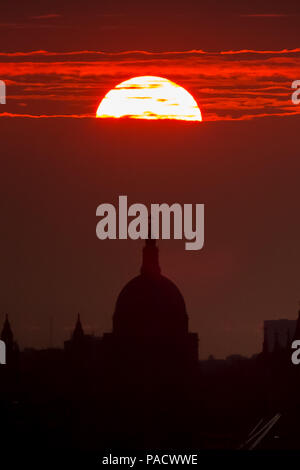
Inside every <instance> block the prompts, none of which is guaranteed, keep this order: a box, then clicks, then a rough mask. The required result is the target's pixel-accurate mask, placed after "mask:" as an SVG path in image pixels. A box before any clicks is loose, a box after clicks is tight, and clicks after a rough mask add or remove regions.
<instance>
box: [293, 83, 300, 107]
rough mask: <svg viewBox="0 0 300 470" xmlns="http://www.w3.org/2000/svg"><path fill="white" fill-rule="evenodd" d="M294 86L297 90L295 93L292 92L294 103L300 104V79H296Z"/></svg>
mask: <svg viewBox="0 0 300 470" xmlns="http://www.w3.org/2000/svg"><path fill="white" fill-rule="evenodd" d="M292 88H293V89H294V90H295V91H294V93H292V103H293V104H300V80H294V81H293V83H292Z"/></svg>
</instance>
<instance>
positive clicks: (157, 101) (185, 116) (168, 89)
mask: <svg viewBox="0 0 300 470" xmlns="http://www.w3.org/2000/svg"><path fill="white" fill-rule="evenodd" d="M96 117H99V118H122V117H128V118H133V119H177V120H183V121H202V116H201V112H200V109H199V107H198V105H197V103H196V101H195V100H194V98H193V97H192V95H191V94H190V93H189V92H188V91H187V90H185V89H184V88H183V87H181V86H179V85H177V84H176V83H174V82H171V81H170V80H167V79H166V78H161V77H152V76H142V77H134V78H131V79H130V80H126V81H124V82H122V83H119V84H118V85H117V86H116V87H115V88H113V89H112V90H110V91H109V92H108V93H107V94H106V95H105V96H104V98H103V100H102V101H101V103H100V105H99V107H98V109H97V113H96Z"/></svg>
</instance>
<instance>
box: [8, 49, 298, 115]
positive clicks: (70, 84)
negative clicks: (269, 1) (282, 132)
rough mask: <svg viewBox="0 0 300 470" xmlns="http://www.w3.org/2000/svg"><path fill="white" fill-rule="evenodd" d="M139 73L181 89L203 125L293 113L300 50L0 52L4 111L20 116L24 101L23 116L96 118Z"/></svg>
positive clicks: (295, 111) (294, 109) (294, 111)
mask: <svg viewBox="0 0 300 470" xmlns="http://www.w3.org/2000/svg"><path fill="white" fill-rule="evenodd" d="M139 75H158V76H161V77H165V78H168V79H170V80H173V81H175V82H177V83H178V84H180V85H181V86H183V87H185V88H187V90H188V91H190V92H191V93H192V94H193V96H194V98H195V99H196V101H197V102H198V104H199V106H200V108H201V111H202V114H203V119H204V120H216V119H250V118H254V117H259V116H265V115H270V116H271V115H294V114H298V108H296V107H295V105H293V104H292V103H291V91H292V90H291V82H292V81H294V80H296V79H300V48H295V49H291V50H288V49H282V50H276V51H272V50H236V51H235V50H229V51H216V52H206V51H203V50H190V51H172V52H170V51H162V52H151V51H123V52H115V53H108V52H105V51H66V52H49V51H45V50H40V51H26V52H23V51H16V52H7V53H5V52H2V53H0V77H1V79H2V80H6V82H7V106H6V109H5V111H6V112H7V113H10V114H14V113H16V114H19V112H18V106H19V104H20V103H26V104H27V108H26V111H28V113H27V114H26V117H31V116H35V115H36V116H38V117H43V116H45V117H49V115H53V116H55V117H56V116H73V117H79V116H83V117H89V116H92V115H95V112H96V109H97V107H98V104H99V101H100V100H101V99H102V98H103V96H104V95H105V94H106V92H107V91H108V90H109V89H111V88H113V87H114V86H115V85H116V84H118V83H119V82H121V81H123V80H125V79H128V78H131V77H134V76H139ZM299 108H300V107H299ZM46 110H47V112H46ZM0 111H2V109H0ZM299 111H300V109H299ZM24 116H25V115H24Z"/></svg>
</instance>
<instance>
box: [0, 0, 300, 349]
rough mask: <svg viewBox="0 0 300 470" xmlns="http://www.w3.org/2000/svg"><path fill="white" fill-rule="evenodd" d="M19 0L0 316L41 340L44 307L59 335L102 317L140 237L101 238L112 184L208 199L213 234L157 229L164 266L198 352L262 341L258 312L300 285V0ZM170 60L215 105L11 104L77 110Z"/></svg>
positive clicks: (135, 267)
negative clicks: (115, 112) (156, 118)
mask: <svg viewBox="0 0 300 470" xmlns="http://www.w3.org/2000/svg"><path fill="white" fill-rule="evenodd" d="M241 3H242V5H241ZM17 4H18V5H16V4H15V3H14V4H12V3H11V2H4V5H3V6H1V8H2V11H1V24H0V44H1V49H0V79H3V80H6V81H7V83H8V87H7V89H8V96H7V105H5V106H4V105H1V108H0V112H1V113H2V112H3V113H8V114H9V115H10V117H0V139H1V162H2V163H1V173H0V175H1V176H0V184H1V189H2V197H1V203H0V204H1V244H0V246H1V248H0V250H1V253H0V255H1V269H0V282H1V301H0V320H1V318H3V315H4V313H9V315H10V318H11V322H12V324H13V326H14V330H15V332H16V336H17V339H18V340H19V341H20V343H21V345H22V346H24V345H35V346H45V345H48V344H49V323H50V317H51V316H52V317H53V319H54V320H53V321H54V340H55V344H62V341H63V340H64V339H66V337H67V336H68V335H69V334H70V328H71V327H73V323H74V319H75V315H76V313H77V312H78V311H80V312H81V313H82V317H83V323H84V324H85V325H86V326H87V327H88V331H89V332H91V331H95V332H96V333H102V332H104V331H107V330H109V329H110V328H111V316H112V313H113V309H114V303H115V300H116V296H117V294H118V292H119V291H120V289H121V287H122V286H123V285H124V283H125V282H126V281H127V280H129V279H130V278H131V277H132V276H134V275H135V274H136V273H137V272H138V271H139V268H140V261H141V249H142V242H133V241H129V240H128V241H107V242H101V241H99V240H98V239H97V238H96V235H95V227H96V217H95V211H96V207H97V206H98V205H99V204H100V203H101V202H115V203H116V202H117V197H118V195H119V194H127V195H128V197H129V202H132V203H133V202H143V203H146V204H149V203H150V202H169V203H172V202H180V203H185V202H190V203H194V204H196V203H204V204H205V207H206V229H205V239H206V241H205V248H204V249H203V250H202V251H200V252H197V253H196V252H187V251H185V250H184V242H183V241H171V242H168V241H163V242H160V243H159V247H160V252H161V256H160V259H161V266H162V271H163V273H164V274H165V275H167V276H169V277H170V278H171V279H173V280H174V281H175V282H176V283H177V285H178V287H179V288H180V289H181V291H182V293H183V295H184V297H185V299H186V303H187V308H188V312H189V316H190V327H191V329H192V330H193V331H198V332H199V335H200V352H201V356H202V357H205V356H207V355H208V354H209V353H213V354H215V355H216V356H225V355H228V354H231V353H243V354H252V353H254V352H256V351H259V349H260V347H261V338H262V335H261V333H262V331H261V328H262V322H263V320H264V319H272V318H282V317H287V318H295V317H296V310H297V301H298V298H299V295H300V289H299V287H300V286H299V282H300V281H299V266H300V263H299V261H300V260H299V257H300V250H299V235H300V233H299V231H300V224H299V195H298V193H299V189H298V188H299V181H298V180H299V176H298V175H299V166H300V163H299V158H298V154H299V152H298V142H297V135H298V130H299V124H300V117H299V116H297V115H296V113H299V112H300V107H299V106H298V107H297V106H293V105H292V104H291V100H290V95H291V89H290V83H291V81H293V80H296V79H300V62H299V56H300V53H299V47H300V43H299V39H298V38H299V34H298V31H299V19H300V6H299V2H297V3H296V2H285V3H284V4H283V5H282V4H281V2H280V3H279V2H251V3H250V2H249V3H248V5H247V4H246V2H184V3H178V4H177V3H176V2H172V3H171V2H163V6H160V8H158V6H157V5H158V4H157V5H156V3H155V2H151V5H150V4H146V3H143V2H130V3H129V4H128V3H125V2H124V3H121V2H120V3H119V2H95V5H94V3H93V2H76V4H74V2H63V5H62V4H61V2H57V3H56V2H53V1H52V2H43V5H42V6H41V5H39V3H38V2H32V1H31V2H30V1H29V2H26V3H24V4H23V3H21V2H19V3H18V2H17ZM279 32H280V34H279ZM244 49H249V50H251V52H246V53H245V52H242V53H241V52H239V53H236V51H241V50H244ZM286 49H289V50H293V52H286V51H285V50H286ZM40 50H44V51H47V52H44V53H39V54H36V53H34V54H31V55H29V54H28V53H29V52H31V51H40ZM133 50H139V51H144V52H140V53H138V54H136V53H135V54H133V53H132V52H130V51H133ZM194 50H197V51H198V52H187V51H194ZM80 51H86V52H80ZM91 51H96V53H94V54H91ZM122 51H125V53H124V54H120V52H122ZM171 51H176V54H169V52H171ZM199 51H204V52H199ZM228 51H231V52H230V53H229V54H228V53H226V54H224V52H228ZM17 52H18V53H19V54H16V53H17ZM53 52H55V53H56V54H52V53H53ZM65 52H72V53H73V52H76V54H69V55H68V54H61V53H65ZM100 52H104V53H105V54H100ZM109 52H113V53H114V54H113V55H110V54H108V53H109ZM145 52H146V53H145ZM150 52H151V53H150ZM153 52H155V54H154V53H153ZM12 54H13V55H12ZM162 67H163V70H164V76H167V78H171V79H176V81H177V82H178V83H180V84H181V85H183V86H187V88H188V89H190V90H192V91H193V94H194V96H195V97H196V99H197V100H198V102H199V104H200V107H201V110H202V111H203V115H204V120H205V118H206V117H207V119H206V122H203V123H202V124H200V125H195V124H189V123H161V122H154V123H149V122H144V121H141V122H136V121H130V122H113V123H111V122H103V121H101V122H100V121H99V120H96V119H94V118H88V117H86V118H82V119H75V118H74V117H68V118H64V117H59V118H55V117H50V118H40V119H33V118H26V117H11V116H13V115H21V116H22V115H26V114H27V115H31V116H38V115H41V114H42V115H49V116H54V115H73V116H74V115H77V116H81V117H84V116H87V115H90V114H92V113H93V112H94V110H95V109H96V107H97V104H98V103H99V101H100V99H101V97H102V96H103V93H105V91H107V89H109V88H110V87H111V86H114V85H115V84H116V83H118V81H121V80H122V79H124V78H129V77H130V76H132V73H133V72H134V73H136V74H141V73H140V71H142V70H147V71H148V70H149V71H151V73H152V74H156V75H159V74H160V72H161V71H162ZM288 114H290V116H286V115H288ZM263 115H268V116H269V117H255V116H263ZM244 119H245V120H244Z"/></svg>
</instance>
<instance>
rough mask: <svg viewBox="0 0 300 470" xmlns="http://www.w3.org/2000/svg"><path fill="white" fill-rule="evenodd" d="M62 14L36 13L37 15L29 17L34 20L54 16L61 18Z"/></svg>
mask: <svg viewBox="0 0 300 470" xmlns="http://www.w3.org/2000/svg"><path fill="white" fill-rule="evenodd" d="M61 16H62V15H60V14H59V13H47V14H44V15H36V16H30V17H29V18H30V19H32V20H51V19H54V18H61Z"/></svg>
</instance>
